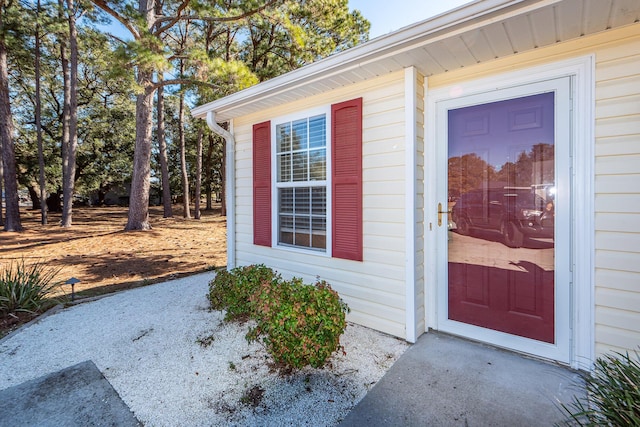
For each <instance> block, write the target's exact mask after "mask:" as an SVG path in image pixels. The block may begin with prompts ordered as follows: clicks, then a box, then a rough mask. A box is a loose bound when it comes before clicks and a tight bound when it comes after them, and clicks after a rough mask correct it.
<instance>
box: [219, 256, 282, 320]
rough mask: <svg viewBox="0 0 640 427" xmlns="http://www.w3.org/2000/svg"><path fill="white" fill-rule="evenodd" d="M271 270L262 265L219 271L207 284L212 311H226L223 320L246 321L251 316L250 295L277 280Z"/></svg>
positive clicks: (277, 276) (277, 277) (276, 276)
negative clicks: (260, 287) (262, 284)
mask: <svg viewBox="0 0 640 427" xmlns="http://www.w3.org/2000/svg"><path fill="white" fill-rule="evenodd" d="M279 277H280V276H279V275H277V274H276V273H275V272H274V271H273V270H272V269H270V268H268V267H265V266H264V265H262V264H259V265H249V266H246V267H236V268H234V269H233V270H231V271H227V270H225V269H221V270H219V271H218V272H217V274H216V277H215V278H214V279H213V280H212V281H211V282H209V295H208V298H209V302H210V304H211V308H212V309H214V310H226V314H225V319H226V320H232V319H246V318H249V317H252V316H253V309H252V303H251V301H250V297H251V295H253V293H255V292H256V290H257V289H258V287H259V286H260V284H261V283H263V282H265V283H272V282H275V281H277V280H279Z"/></svg>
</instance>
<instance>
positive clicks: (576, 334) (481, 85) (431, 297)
mask: <svg viewBox="0 0 640 427" xmlns="http://www.w3.org/2000/svg"><path fill="white" fill-rule="evenodd" d="M594 63H595V60H594V57H593V55H589V56H584V57H580V58H574V59H570V60H566V61H560V62H554V63H551V64H546V65H543V66H538V67H533V68H527V69H523V70H518V71H513V72H509V73H504V74H500V75H495V76H492V77H490V78H483V79H479V80H474V81H465V82H461V83H459V84H455V85H449V86H446V87H441V88H437V89H429V91H427V90H426V89H427V82H426V81H425V93H427V108H426V112H425V123H427V126H426V133H427V139H426V141H425V156H426V159H425V164H426V165H427V170H426V171H425V172H426V174H425V175H426V183H425V184H426V185H425V187H426V188H425V191H426V193H427V194H426V196H427V197H425V220H426V224H427V227H425V228H426V230H427V233H426V250H425V267H426V270H427V279H428V282H427V283H428V285H427V287H426V292H425V308H426V310H427V313H426V317H425V318H426V319H427V322H428V326H429V327H430V328H434V329H438V327H439V324H438V323H439V322H438V314H437V310H438V303H437V301H438V275H437V272H438V268H437V267H438V265H437V262H438V261H437V254H438V252H437V249H438V245H437V243H438V242H437V238H436V237H437V233H436V232H435V231H436V221H437V218H436V209H435V207H436V206H437V203H438V201H440V200H438V197H437V192H436V182H437V181H436V178H437V176H438V173H439V172H438V164H437V146H438V144H439V143H440V144H442V143H443V142H442V141H443V140H442V139H440V140H439V139H438V138H439V133H438V130H437V128H438V125H437V105H438V103H439V102H442V101H447V100H451V99H455V98H459V97H463V96H465V97H466V96H470V95H474V94H481V93H485V92H491V91H495V90H499V89H506V88H512V87H517V86H523V85H528V84H533V83H536V82H540V81H544V80H551V79H557V78H560V77H567V76H568V77H570V78H571V95H572V103H571V104H572V105H571V108H572V113H573V114H572V115H571V124H570V131H571V136H572V137H571V141H572V143H571V146H570V148H569V150H570V152H569V155H570V157H571V160H570V165H571V166H570V168H571V169H570V171H569V174H570V177H571V188H572V191H571V195H572V200H571V210H572V215H571V217H572V220H571V226H570V235H571V237H570V242H569V245H570V253H571V255H572V258H571V260H570V267H571V270H572V273H573V283H571V287H570V304H569V305H570V312H571V314H570V337H569V341H570V342H569V358H568V361H569V363H570V365H571V366H572V367H574V368H582V369H589V368H590V366H591V362H592V361H593V359H594V354H595V349H594V348H595V342H594V319H595V317H594V311H595V307H594V288H595V287H594V264H593V262H594V247H595V244H594V239H595V232H594V230H595V228H594V227H595V225H594V223H595V220H594V215H595V214H594V212H595V210H594V183H593V181H594V117H595V114H594V110H595V104H594V99H595V96H594V95H595V93H594V92H595V83H594V76H595V71H594V66H595V65H594ZM425 80H426V79H425ZM440 167H442V166H440ZM440 173H441V172H440ZM575 212H580V213H581V214H580V215H574V214H573V213H575ZM432 225H433V226H432ZM507 346H508V345H507Z"/></svg>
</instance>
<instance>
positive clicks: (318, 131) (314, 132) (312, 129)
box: [309, 115, 327, 148]
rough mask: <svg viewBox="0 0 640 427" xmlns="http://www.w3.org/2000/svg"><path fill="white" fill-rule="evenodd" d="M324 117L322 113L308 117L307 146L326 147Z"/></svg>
mask: <svg viewBox="0 0 640 427" xmlns="http://www.w3.org/2000/svg"><path fill="white" fill-rule="evenodd" d="M326 138H327V130H326V119H325V116H324V115H321V116H315V117H311V118H310V119H309V148H319V147H326V145H327V143H326Z"/></svg>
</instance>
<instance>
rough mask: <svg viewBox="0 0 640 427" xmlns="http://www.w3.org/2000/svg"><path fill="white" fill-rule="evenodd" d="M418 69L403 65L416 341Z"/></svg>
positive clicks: (409, 276)
mask: <svg viewBox="0 0 640 427" xmlns="http://www.w3.org/2000/svg"><path fill="white" fill-rule="evenodd" d="M417 80H418V71H417V70H416V68H415V67H408V68H405V69H404V123H405V148H404V149H405V203H404V209H405V217H404V221H405V228H404V230H405V231H404V232H405V268H404V270H405V330H406V336H405V339H406V340H407V341H408V342H411V343H413V342H416V339H417V338H418V337H417V336H416V136H417V131H416V108H417V105H416V97H417Z"/></svg>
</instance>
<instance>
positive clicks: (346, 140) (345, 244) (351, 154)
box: [331, 98, 362, 261]
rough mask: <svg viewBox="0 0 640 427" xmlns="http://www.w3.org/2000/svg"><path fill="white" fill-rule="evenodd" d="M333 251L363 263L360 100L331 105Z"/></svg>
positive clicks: (340, 255) (334, 253)
mask: <svg viewBox="0 0 640 427" xmlns="http://www.w3.org/2000/svg"><path fill="white" fill-rule="evenodd" d="M331 162H332V163H331V164H332V173H331V185H332V210H333V212H332V218H333V220H332V221H333V227H332V230H333V232H332V242H333V244H332V249H333V256H334V257H336V258H344V259H350V260H354V261H362V98H358V99H352V100H350V101H346V102H342V103H340V104H334V105H332V106H331Z"/></svg>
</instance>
